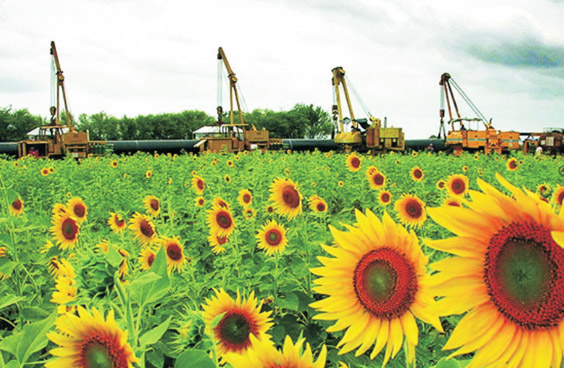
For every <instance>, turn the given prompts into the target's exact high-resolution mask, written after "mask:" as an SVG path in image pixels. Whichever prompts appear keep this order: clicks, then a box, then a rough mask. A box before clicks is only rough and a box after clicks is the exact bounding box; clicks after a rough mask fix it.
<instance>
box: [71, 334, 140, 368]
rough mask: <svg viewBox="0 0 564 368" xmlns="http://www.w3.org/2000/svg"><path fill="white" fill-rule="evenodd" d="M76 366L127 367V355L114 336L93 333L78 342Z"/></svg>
mask: <svg viewBox="0 0 564 368" xmlns="http://www.w3.org/2000/svg"><path fill="white" fill-rule="evenodd" d="M80 348H81V350H80V358H79V360H78V362H77V363H78V364H77V366H79V367H85V368H127V367H128V365H129V364H128V356H127V354H125V352H124V351H123V349H122V347H121V342H120V341H119V338H117V337H115V336H101V335H93V336H89V337H86V338H85V339H84V340H83V341H82V343H81V344H80Z"/></svg>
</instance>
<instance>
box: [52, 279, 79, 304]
mask: <svg viewBox="0 0 564 368" xmlns="http://www.w3.org/2000/svg"><path fill="white" fill-rule="evenodd" d="M55 289H56V290H57V291H55V292H53V295H52V296H51V302H52V303H55V304H57V305H59V306H61V305H65V304H68V303H71V302H73V301H75V300H76V296H77V292H78V289H77V287H76V282H75V281H74V279H73V278H71V277H66V276H65V275H64V274H62V275H59V276H58V277H57V279H56V281H55ZM57 309H59V308H57ZM65 309H66V308H60V310H61V311H63V312H64V310H65Z"/></svg>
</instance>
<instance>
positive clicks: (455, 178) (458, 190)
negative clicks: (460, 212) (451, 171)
mask: <svg viewBox="0 0 564 368" xmlns="http://www.w3.org/2000/svg"><path fill="white" fill-rule="evenodd" d="M445 186H446V189H447V191H448V193H449V194H451V195H454V196H459V197H464V196H465V195H466V193H467V192H468V177H467V176H466V175H460V174H455V175H451V176H449V177H448V179H447V181H446V184H445Z"/></svg>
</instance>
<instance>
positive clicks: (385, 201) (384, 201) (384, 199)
mask: <svg viewBox="0 0 564 368" xmlns="http://www.w3.org/2000/svg"><path fill="white" fill-rule="evenodd" d="M378 202H380V204H381V205H382V206H387V205H389V204H390V203H391V202H392V193H390V192H389V191H387V190H382V191H380V192H379V193H378Z"/></svg>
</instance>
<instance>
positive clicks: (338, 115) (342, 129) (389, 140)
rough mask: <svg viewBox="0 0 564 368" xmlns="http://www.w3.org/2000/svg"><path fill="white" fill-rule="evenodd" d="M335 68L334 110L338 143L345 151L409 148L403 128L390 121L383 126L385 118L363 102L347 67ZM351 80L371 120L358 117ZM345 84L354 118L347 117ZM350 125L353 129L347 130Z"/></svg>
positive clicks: (351, 115)
mask: <svg viewBox="0 0 564 368" xmlns="http://www.w3.org/2000/svg"><path fill="white" fill-rule="evenodd" d="M331 71H332V73H333V78H332V83H333V107H332V109H331V110H332V115H333V122H334V124H335V127H336V129H337V132H336V134H335V143H337V144H338V145H339V146H340V147H341V148H342V149H344V150H345V151H351V150H362V151H369V152H370V153H375V152H386V151H403V150H405V138H404V133H403V130H402V128H394V127H391V128H388V127H387V126H386V125H387V124H386V123H384V127H382V121H381V120H380V119H377V118H375V117H374V116H372V114H370V112H369V111H368V109H367V108H366V105H365V104H364V103H363V102H362V100H361V99H360V96H359V95H358V94H357V93H356V90H355V89H354V87H352V84H351V83H350V81H348V78H346V77H345V70H344V69H343V68H342V67H340V66H338V67H335V68H333V69H332V70H331ZM347 81H348V85H350V86H351V89H352V91H353V93H354V94H355V95H356V97H357V100H358V102H359V103H360V104H361V105H362V107H363V108H364V110H365V112H366V114H367V115H368V120H367V119H366V118H361V119H357V118H356V117H355V115H354V111H353V106H352V103H351V98H350V95H349V90H348V86H347ZM341 86H342V88H343V92H344V95H345V100H346V102H347V107H348V109H349V113H350V118H349V117H345V118H343V109H342V107H341V91H340V87H341ZM349 125H350V130H348V131H347V129H346V126H349Z"/></svg>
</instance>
